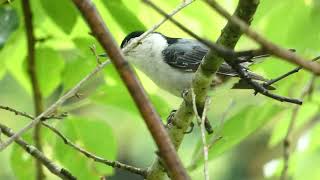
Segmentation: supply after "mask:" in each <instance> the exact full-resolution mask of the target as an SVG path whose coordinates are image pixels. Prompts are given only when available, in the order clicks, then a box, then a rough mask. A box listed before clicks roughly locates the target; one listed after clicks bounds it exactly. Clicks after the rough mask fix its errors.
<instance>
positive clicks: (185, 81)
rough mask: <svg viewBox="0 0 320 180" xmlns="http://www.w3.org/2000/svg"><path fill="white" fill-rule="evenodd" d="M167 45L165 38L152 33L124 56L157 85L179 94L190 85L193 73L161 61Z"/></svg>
mask: <svg viewBox="0 0 320 180" xmlns="http://www.w3.org/2000/svg"><path fill="white" fill-rule="evenodd" d="M167 46H168V43H167V41H166V39H164V38H163V37H162V36H161V35H160V34H157V33H152V34H150V35H149V36H148V37H146V38H145V39H144V40H142V43H141V44H140V45H138V46H137V47H136V48H134V49H132V50H130V52H128V53H127V55H126V57H127V58H128V60H129V62H131V63H133V64H134V65H135V66H137V68H138V69H139V70H141V71H142V72H144V73H145V74H146V75H147V76H148V77H149V78H150V79H151V80H152V81H154V82H155V83H156V84H157V85H158V86H159V87H161V88H162V89H164V90H167V91H168V92H170V93H171V94H174V95H176V96H181V92H182V91H183V90H184V89H186V88H189V87H190V85H191V82H192V78H193V73H190V72H183V71H180V70H177V69H174V68H172V67H171V66H170V65H168V64H167V63H165V62H164V61H163V55H162V50H163V49H165V48H166V47H167Z"/></svg>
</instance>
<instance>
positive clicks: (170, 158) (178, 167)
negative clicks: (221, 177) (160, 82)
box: [73, 0, 189, 179]
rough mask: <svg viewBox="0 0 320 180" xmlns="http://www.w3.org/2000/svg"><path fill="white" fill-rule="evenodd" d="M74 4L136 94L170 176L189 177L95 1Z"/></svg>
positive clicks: (84, 0)
mask: <svg viewBox="0 0 320 180" xmlns="http://www.w3.org/2000/svg"><path fill="white" fill-rule="evenodd" d="M73 2H74V4H75V5H76V6H77V7H78V9H79V10H80V12H81V13H82V15H83V17H84V19H85V20H86V21H87V23H88V25H89V27H90V28H91V30H92V32H93V34H94V36H95V37H96V38H97V40H98V41H99V42H100V44H101V45H102V47H103V48H104V49H105V51H106V52H107V53H108V56H109V57H110V59H111V61H112V62H113V64H114V65H115V67H116V69H117V70H118V72H119V74H120V76H121V78H122V80H123V81H124V82H125V84H126V86H127V88H128V90H129V92H130V94H131V96H132V97H133V99H134V101H135V103H136V105H137V107H138V109H139V111H140V113H141V115H142V117H143V119H144V120H145V123H146V125H147V126H148V128H149V130H150V132H151V135H152V136H153V138H154V140H155V142H156V144H157V146H158V149H159V152H160V156H161V158H163V160H164V162H165V164H166V166H167V167H168V169H167V170H168V172H169V174H170V177H172V178H173V179H189V177H188V174H187V172H186V170H185V169H184V167H183V166H182V163H181V161H180V159H179V157H178V155H177V153H176V151H175V149H174V146H173V145H172V143H171V141H170V138H169V136H168V134H167V132H166V129H165V128H164V126H163V124H162V122H161V119H160V117H159V116H158V114H157V113H156V112H155V110H154V108H153V106H152V105H151V103H150V101H149V99H148V98H147V96H146V94H145V92H144V89H143V88H142V86H141V83H140V82H139V81H138V79H137V78H136V76H135V74H134V73H133V70H132V68H131V67H130V65H129V64H128V62H127V61H125V59H124V56H123V54H122V53H121V50H120V49H119V47H118V46H117V45H116V42H115V40H114V39H113V37H112V35H111V33H110V32H109V30H108V29H107V27H106V26H105V24H104V23H103V20H102V18H101V16H100V15H99V14H98V12H97V10H96V8H95V6H94V5H93V4H92V1H88V0H73Z"/></svg>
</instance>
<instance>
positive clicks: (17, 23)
mask: <svg viewBox="0 0 320 180" xmlns="http://www.w3.org/2000/svg"><path fill="white" fill-rule="evenodd" d="M93 2H94V3H95V4H96V5H97V8H98V9H99V11H100V12H101V14H102V16H103V18H104V19H105V22H106V25H107V27H108V28H109V29H110V31H111V32H112V34H113V35H114V36H115V39H116V40H117V42H118V43H119V44H120V42H121V40H122V38H123V37H124V35H125V34H127V33H129V32H131V31H134V30H146V29H148V28H149V27H151V26H152V25H154V24H155V23H156V22H158V21H159V20H160V19H161V18H162V17H161V16H159V15H158V14H156V13H155V12H154V11H152V10H151V9H150V8H148V7H147V6H145V5H144V4H142V3H141V2H140V1H139V0H112V1H106V0H98V1H93ZM155 2H156V3H158V4H159V6H161V7H163V8H164V9H166V10H170V9H173V8H174V7H175V6H176V5H177V4H178V3H179V2H180V1H179V0H174V1H160V0H156V1H155ZM219 2H221V4H222V5H223V6H224V7H226V8H227V9H228V10H230V11H232V10H233V9H234V7H235V5H236V3H237V0H232V1H219ZM20 4H21V2H20V1H18V0H16V1H13V2H11V3H7V4H2V5H1V6H0V57H1V58H0V85H1V86H0V101H1V103H0V104H1V105H6V104H10V105H14V104H16V103H20V105H17V107H22V108H24V109H25V111H27V112H33V111H32V106H31V104H32V103H33V102H32V100H31V99H32V98H31V94H32V93H31V85H30V81H29V78H28V75H27V73H26V72H27V70H26V57H27V50H26V49H27V47H26V37H25V32H24V31H25V29H24V28H25V27H24V22H23V15H22V9H21V7H20ZM31 6H32V10H33V14H34V23H33V25H34V27H35V35H36V37H37V38H44V39H45V40H44V41H39V42H37V44H36V70H37V77H38V79H39V83H40V89H41V93H42V94H43V96H44V98H45V101H46V103H45V104H47V105H49V104H51V103H52V102H54V101H55V100H56V99H57V98H58V97H59V96H61V95H62V93H64V92H66V91H67V90H69V89H70V88H72V87H73V86H74V85H75V84H76V83H77V82H78V81H79V80H81V79H82V78H83V77H84V76H85V75H86V74H88V73H89V72H90V71H91V70H92V69H93V68H94V67H95V66H96V59H95V56H94V55H93V53H92V52H91V51H90V49H89V47H90V46H92V45H93V44H95V46H96V50H97V52H98V53H102V52H103V51H102V48H101V47H100V46H99V45H98V44H97V42H96V40H95V39H94V38H93V37H92V36H91V35H90V34H89V30H88V28H87V25H86V23H84V21H83V20H82V19H81V16H80V14H79V12H78V11H77V10H76V8H75V7H74V5H73V4H72V1H64V0H59V1H48V0H40V1H32V3H31ZM288 7H289V8H288ZM319 8H320V5H319V2H318V1H316V0H309V1H304V0H296V1H292V0H283V1H272V0H265V1H261V4H260V6H259V8H258V11H257V14H256V16H255V18H254V21H253V25H252V27H253V28H254V29H257V30H258V31H260V33H261V34H263V35H264V36H265V37H267V38H268V39H270V40H271V41H273V42H275V43H276V44H279V45H282V46H284V47H287V48H295V49H296V50H297V52H298V53H299V54H302V55H304V56H306V57H310V58H311V57H314V56H317V55H319V51H320V45H319V41H320V24H319V22H320V14H319V12H320V11H319ZM176 19H177V20H179V21H180V22H182V23H184V24H186V25H187V26H188V27H190V28H191V29H192V30H193V31H194V32H195V33H197V34H199V35H201V36H203V37H206V38H209V39H212V40H215V39H216V38H217V37H218V35H219V33H220V30H221V28H222V27H223V26H224V24H225V20H224V19H223V18H221V17H220V16H218V15H217V14H216V13H214V12H213V11H212V10H211V9H210V8H209V7H207V6H206V5H205V3H203V2H202V1H197V2H196V3H194V4H192V5H191V6H190V7H187V8H186V9H185V10H183V11H182V12H181V13H179V14H178V15H177V16H176ZM159 31H161V32H163V33H165V34H167V35H168V36H181V37H185V36H186V35H185V34H184V33H183V32H181V30H179V29H178V28H176V27H175V26H174V25H172V24H171V23H166V24H165V25H163V26H162V27H161V28H160V29H159ZM254 47H257V46H256V45H255V44H254V43H253V42H252V41H251V40H249V39H247V38H246V37H243V38H241V41H240V42H239V43H238V45H237V49H250V48H254ZM101 60H102V59H101ZM291 68H293V65H290V64H288V63H285V62H284V61H281V60H277V59H275V58H268V59H267V60H266V61H265V62H263V63H259V64H257V65H255V66H254V67H253V69H254V70H255V71H257V72H259V73H260V74H263V75H265V76H266V77H269V78H274V77H276V76H277V75H279V74H282V73H285V72H286V71H288V70H290V69H291ZM137 73H138V75H139V77H140V79H141V81H142V82H143V85H144V87H145V88H146V90H147V91H148V93H149V95H150V99H151V101H152V102H153V104H154V105H155V107H156V109H157V111H158V113H159V114H160V115H161V117H162V119H163V120H165V119H166V117H167V116H168V114H169V113H170V111H171V110H172V109H173V108H177V106H178V104H179V102H180V101H181V100H180V99H178V98H176V97H173V96H171V95H170V94H167V93H166V92H164V91H162V90H160V89H159V88H158V87H156V85H155V84H154V83H153V82H152V81H151V80H149V79H148V78H147V77H146V76H145V75H144V74H142V73H141V72H139V71H138V70H137ZM8 79H9V80H8ZM309 79H310V75H309V74H308V73H307V72H305V71H302V72H299V73H298V74H295V75H293V76H292V77H289V78H287V79H286V80H285V81H282V82H279V83H277V84H276V85H275V86H276V87H277V90H276V93H279V94H282V95H289V96H293V97H298V96H299V95H300V93H301V91H302V89H303V87H304V86H305V85H306V83H307V81H308V80H309ZM2 87H5V88H2ZM229 87H230V84H227V85H226V86H224V87H221V89H217V90H216V91H214V92H212V107H211V108H210V110H211V111H210V112H209V114H208V116H209V118H210V120H211V122H212V124H213V125H214V127H215V135H217V136H220V135H221V136H222V139H221V140H219V141H218V142H216V143H215V144H214V145H213V147H212V149H210V151H209V155H210V162H212V163H211V164H212V168H215V167H216V166H223V167H225V168H228V167H229V166H231V165H232V162H228V160H224V161H223V162H222V164H221V165H220V164H218V163H215V162H218V161H219V159H220V158H218V157H227V156H226V154H228V153H229V152H231V151H232V152H236V151H237V148H238V147H239V144H241V142H243V141H250V140H251V139H252V138H253V137H255V136H258V135H257V134H258V132H262V131H263V132H265V131H267V133H268V134H269V136H270V138H269V140H268V141H269V143H268V145H269V148H270V149H272V148H277V147H278V146H279V144H280V145H281V141H282V140H283V138H284V136H285V133H286V130H287V127H288V123H289V120H290V118H291V114H292V108H293V105H289V104H284V103H279V102H275V101H273V100H270V99H267V98H266V97H260V96H253V95H251V94H252V92H251V91H241V92H236V91H235V90H230V89H229ZM4 89H10V91H6V90H4ZM21 92H22V93H21ZM79 93H80V94H83V95H84V97H83V98H80V99H79V98H73V99H70V100H69V101H68V102H67V103H65V104H64V105H63V106H62V107H61V108H60V109H59V112H60V111H68V112H70V114H71V115H70V116H69V117H68V118H67V119H65V120H62V121H59V122H58V125H57V127H58V129H59V130H61V131H62V132H63V133H64V134H65V135H66V136H67V137H68V138H70V139H71V140H72V141H73V142H76V144H79V145H80V146H81V147H83V148H85V149H87V150H89V151H91V152H93V153H95V154H97V155H99V156H101V157H104V158H106V159H109V160H115V159H121V160H125V161H128V162H130V164H131V162H132V163H134V164H135V165H137V166H147V165H149V164H150V163H151V162H152V158H153V157H154V151H155V146H154V144H153V143H152V140H151V137H150V135H149V134H148V132H147V131H146V128H145V126H144V124H143V121H142V120H141V117H140V116H139V113H138V111H137V109H136V107H135V105H134V103H133V102H132V99H131V97H130V95H129V93H128V91H127V89H126V88H125V86H124V85H123V83H122V82H121V80H120V78H119V76H118V74H117V73H116V71H115V69H114V68H113V67H112V65H109V66H108V67H106V68H105V70H104V72H102V73H100V74H99V75H98V76H97V77H96V78H95V79H94V80H92V81H91V82H89V83H88V84H87V85H86V86H85V87H84V88H83V89H81V91H80V92H79ZM6 96H9V97H12V98H11V99H6V98H4V97H6ZM25 96H27V98H26V97H25ZM318 97H320V96H319V87H318V85H317V83H316V85H315V90H314V92H313V96H312V98H309V99H308V98H307V99H306V100H305V102H304V105H303V106H302V107H301V109H300V110H299V112H298V117H297V124H296V126H295V128H297V129H299V128H301V127H303V126H304V125H305V124H307V123H308V122H310V120H311V119H312V117H313V116H315V115H317V114H318V113H319V112H318V107H319V103H320V101H319V98H318ZM230 99H234V100H235V102H236V105H235V107H232V109H230V110H229V112H228V113H227V116H226V119H225V120H224V123H221V124H219V122H220V120H221V118H222V116H223V112H224V111H225V109H226V107H227V106H228V102H227V101H226V100H230ZM21 101H23V102H22V103H21ZM0 115H1V117H2V118H1V119H0V122H1V123H2V122H3V123H5V124H7V122H8V121H14V120H16V119H18V118H16V117H15V116H11V115H8V114H6V113H3V112H2V111H1V112H0ZM53 121H56V120H53ZM54 123H55V122H54ZM23 124H25V122H22V121H21V122H19V121H16V122H10V125H13V126H14V127H21V126H22V125H23ZM195 128H196V127H195ZM197 132H198V130H195V131H194V134H193V135H190V137H189V136H188V137H187V138H186V140H185V141H184V144H183V145H182V149H181V152H180V155H181V157H182V159H183V161H184V162H185V164H186V165H189V164H188V163H189V162H190V160H191V162H193V164H192V165H194V166H192V167H193V169H192V170H190V172H191V173H192V175H193V176H194V177H198V176H199V174H200V173H202V172H198V171H197V169H196V167H199V166H201V165H202V163H203V160H202V159H203V158H202V157H201V156H200V157H198V156H197V154H199V153H201V151H202V149H201V139H200V135H199V134H198V133H197ZM42 133H43V134H42V135H43V137H45V138H43V140H42V141H43V142H45V143H44V144H45V146H44V151H45V153H46V154H49V157H50V159H53V160H54V161H56V162H58V163H59V164H61V165H62V166H63V167H65V168H67V169H69V170H70V171H71V172H72V173H74V174H76V175H77V176H78V177H79V179H97V177H98V176H102V175H112V174H113V173H114V170H113V169H112V168H111V167H107V166H104V165H101V164H97V163H95V162H93V161H92V160H89V159H87V158H86V157H85V156H83V155H82V154H79V153H78V152H76V151H74V150H73V149H71V148H70V147H68V146H66V145H65V144H64V143H63V142H62V141H61V139H60V138H58V137H56V136H55V135H54V134H52V133H51V132H50V131H48V130H44V131H43V132H42ZM308 134H309V136H308V137H307V139H308V141H310V142H309V145H308V146H306V147H305V148H306V149H305V150H304V151H303V152H301V151H299V152H294V157H295V158H294V161H292V162H290V163H291V164H290V165H289V166H290V168H291V167H292V168H294V170H290V175H291V176H292V177H293V178H294V179H305V178H306V177H305V174H307V175H308V178H307V179H318V178H317V177H319V173H318V172H316V171H313V170H314V169H316V168H317V164H316V163H315V162H317V161H316V160H317V159H320V154H319V147H320V144H319V142H318V139H319V137H318V136H319V127H318V126H316V127H314V128H313V127H311V128H310V129H309V130H308ZM215 137H216V136H215ZM24 138H25V139H26V140H28V142H30V143H32V138H31V137H30V134H27V136H25V137H24ZM207 138H208V140H210V139H212V138H213V136H208V137H207ZM294 141H298V140H297V139H295V140H294ZM185 146H186V147H188V148H185ZM250 148H255V147H254V146H252V147H249V148H248V149H250ZM270 151H271V150H270ZM10 153H11V155H10V160H9V159H8V158H7V156H5V155H6V154H2V153H0V160H1V162H3V163H1V164H2V166H4V164H6V163H9V162H10V163H11V170H2V168H0V179H2V177H7V176H10V177H11V176H14V177H15V178H16V179H24V178H25V177H34V172H35V170H34V169H35V167H34V160H32V161H30V160H31V159H32V157H31V156H30V155H28V154H26V153H25V152H24V151H23V150H22V149H21V148H20V147H18V146H17V145H14V146H13V148H12V149H11V152H10ZM279 154H280V155H281V151H278V155H279ZM257 156H258V155H257ZM117 157H118V158H117ZM277 157H279V156H277ZM248 158H252V159H255V158H256V159H258V157H255V155H252V156H250V157H248ZM2 159H4V160H3V161H2ZM269 160H271V159H269ZM219 163H220V162H219ZM260 165H261V166H263V165H264V164H260ZM243 166H246V164H244V165H243ZM225 171H226V170H225ZM231 171H232V169H230V171H228V172H229V173H230V172H231ZM228 172H227V173H228ZM46 173H47V172H46ZM212 173H216V172H212ZM12 174H14V175H12ZM48 174H49V173H48ZM218 175H219V173H217V177H219V176H218ZM277 175H278V174H277V173H274V174H273V176H277ZM247 178H248V177H247ZM249 178H250V177H249ZM217 179H224V178H223V175H222V177H221V178H217Z"/></svg>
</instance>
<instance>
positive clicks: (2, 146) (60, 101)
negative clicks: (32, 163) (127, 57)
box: [0, 61, 110, 151]
mask: <svg viewBox="0 0 320 180" xmlns="http://www.w3.org/2000/svg"><path fill="white" fill-rule="evenodd" d="M109 63H110V62H109V61H105V62H103V63H101V64H99V65H98V66H97V67H96V68H95V69H94V70H93V71H92V72H91V73H90V74H88V75H87V76H86V77H84V78H83V79H82V80H81V81H80V82H79V83H78V84H76V86H74V87H73V88H72V89H70V90H69V91H68V92H67V93H66V94H65V95H63V96H62V97H60V98H59V99H58V100H57V101H56V102H55V103H53V104H52V105H51V106H50V107H49V108H48V109H47V110H45V111H44V112H43V113H41V114H40V115H39V116H37V117H36V118H34V120H33V121H31V122H30V123H28V124H27V125H26V126H25V127H23V128H22V129H20V130H19V131H18V132H16V134H14V135H13V136H11V137H10V138H9V139H8V140H7V141H5V142H3V143H2V144H0V151H2V150H3V149H5V148H6V147H8V146H9V145H10V144H11V143H12V142H13V141H14V140H15V139H16V138H18V137H19V136H21V135H22V134H23V133H25V132H26V131H28V130H29V129H31V128H33V127H34V126H35V125H37V124H38V123H39V122H40V121H41V120H42V119H43V118H45V117H48V116H50V115H51V114H52V113H53V112H54V111H55V110H56V109H57V108H58V107H59V106H60V105H61V104H63V103H64V102H65V101H66V100H67V99H69V98H70V97H73V96H74V95H75V94H76V93H77V92H78V90H79V89H80V88H81V87H82V85H83V84H85V83H86V82H87V81H88V80H90V79H91V78H92V77H93V76H94V75H96V74H97V73H98V72H100V71H101V70H102V69H103V68H104V67H105V66H106V65H108V64H109Z"/></svg>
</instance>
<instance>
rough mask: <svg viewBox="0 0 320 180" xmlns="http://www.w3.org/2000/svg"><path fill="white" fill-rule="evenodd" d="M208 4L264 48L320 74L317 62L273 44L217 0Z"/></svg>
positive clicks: (208, 1)
mask: <svg viewBox="0 0 320 180" xmlns="http://www.w3.org/2000/svg"><path fill="white" fill-rule="evenodd" d="M205 1H206V2H207V4H208V5H209V6H210V7H212V8H213V9H214V10H215V11H216V12H218V13H219V14H220V15H221V16H223V17H224V18H226V19H227V20H228V21H229V22H232V23H233V24H235V25H237V26H239V27H240V29H241V31H242V32H243V33H245V34H246V35H247V36H248V37H250V38H251V39H252V40H254V41H255V42H257V43H259V44H260V45H261V46H262V47H263V48H264V49H266V50H268V51H269V52H270V53H272V54H273V55H275V56H277V57H279V58H282V59H284V60H286V61H288V62H290V63H293V64H296V65H299V66H302V67H303V68H304V69H307V70H309V71H311V72H313V73H315V74H317V75H319V74H320V65H319V64H316V63H311V62H310V61H307V60H306V59H304V58H302V57H300V56H298V55H297V54H295V53H293V52H290V51H289V50H287V49H284V48H282V47H280V46H277V45H275V44H273V43H272V42H271V41H269V40H267V39H265V38H264V37H263V36H262V35H260V34H259V33H257V32H256V31H254V30H252V29H251V28H250V27H249V26H248V25H247V24H246V23H245V22H244V21H242V20H241V19H240V18H239V17H236V16H232V15H231V14H229V13H228V12H227V11H226V10H225V9H224V8H223V7H221V6H220V5H219V4H218V3H217V2H216V1H215V0H205Z"/></svg>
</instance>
